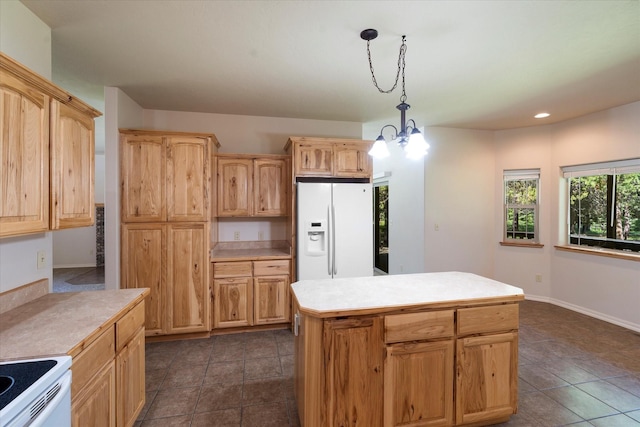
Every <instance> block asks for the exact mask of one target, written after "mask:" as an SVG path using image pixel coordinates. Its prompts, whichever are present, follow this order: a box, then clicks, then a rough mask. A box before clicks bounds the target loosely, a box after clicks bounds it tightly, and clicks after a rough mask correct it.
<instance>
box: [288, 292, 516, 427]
mask: <svg viewBox="0 0 640 427" xmlns="http://www.w3.org/2000/svg"><path fill="white" fill-rule="evenodd" d="M468 302H469V301H468V300H467V303H468ZM293 306H294V307H296V310H295V321H294V333H295V335H296V336H295V339H294V351H295V366H294V391H295V394H296V401H297V404H298V413H299V415H300V420H301V423H302V424H303V425H304V426H306V427H316V426H318V427H320V426H360V425H366V426H372V427H375V426H382V425H384V426H385V427H395V426H411V427H424V426H430V427H433V426H453V425H489V424H495V423H500V422H505V421H507V420H508V419H509V417H510V416H511V415H512V414H515V413H516V412H517V409H518V405H517V398H518V331H517V328H518V325H517V318H518V304H517V303H506V304H486V305H478V306H475V307H468V306H465V305H464V304H458V305H456V304H455V303H452V304H451V305H447V304H442V303H439V304H438V307H437V308H438V309H437V310H434V309H433V308H432V307H429V306H428V305H426V306H425V307H417V306H411V307H410V308H409V310H410V312H409V313H407V312H405V309H406V308H405V309H401V308H399V307H398V308H397V310H394V309H392V308H389V307H383V308H382V309H381V310H382V311H381V312H380V314H377V313H376V312H371V311H368V313H367V314H362V315H349V316H346V317H333V316H331V317H326V318H322V317H316V315H315V313H310V312H306V311H305V312H300V308H299V306H298V303H297V301H296V300H295V298H294V302H293ZM482 322H486V324H485V325H484V326H483V323H482ZM382 373H384V374H383V375H382Z"/></svg>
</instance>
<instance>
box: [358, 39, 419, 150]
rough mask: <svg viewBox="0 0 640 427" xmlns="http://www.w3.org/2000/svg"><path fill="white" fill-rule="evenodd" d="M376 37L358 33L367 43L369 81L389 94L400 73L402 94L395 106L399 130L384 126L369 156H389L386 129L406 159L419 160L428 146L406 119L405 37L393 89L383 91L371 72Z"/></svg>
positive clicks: (410, 121)
mask: <svg viewBox="0 0 640 427" xmlns="http://www.w3.org/2000/svg"><path fill="white" fill-rule="evenodd" d="M376 37H378V31H377V30H373V29H371V28H370V29H367V30H364V31H362V32H361V33H360V38H362V40H366V41H367V56H368V57H369V69H370V70H371V79H372V80H373V84H374V86H375V87H376V89H378V91H379V92H380V93H391V92H393V91H394V89H395V88H396V87H397V86H398V80H399V78H400V74H401V72H402V94H401V95H400V104H398V105H397V106H396V108H397V109H398V110H400V130H398V128H397V127H395V126H394V125H384V126H383V127H382V129H380V136H378V138H377V139H376V141H375V143H374V144H373V147H371V150H370V151H369V155H370V156H372V157H375V158H378V159H381V158H384V157H387V156H389V148H388V147H387V141H386V140H385V138H384V136H383V132H384V130H385V129H386V128H392V129H393V132H394V133H393V136H392V137H391V140H392V141H396V142H397V143H398V144H399V145H400V146H401V147H402V148H403V149H404V151H405V154H406V156H407V158H410V159H421V158H423V157H424V156H425V155H426V154H427V152H428V150H429V144H427V142H426V141H425V140H424V137H423V136H422V133H420V131H419V130H418V128H417V127H416V122H415V121H414V120H413V119H409V120H407V119H406V113H407V110H408V109H409V108H411V106H410V105H409V104H407V102H406V101H407V92H406V90H405V87H404V83H405V79H404V67H405V55H406V52H407V44H406V43H405V39H406V36H402V44H401V45H400V53H399V55H398V72H397V73H396V81H395V83H394V84H393V87H391V89H389V90H383V89H382V88H380V86H378V82H377V80H376V76H375V73H374V72H373V62H372V61H371V49H370V43H371V40H373V39H375V38H376Z"/></svg>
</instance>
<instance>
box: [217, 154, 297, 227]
mask: <svg viewBox="0 0 640 427" xmlns="http://www.w3.org/2000/svg"><path fill="white" fill-rule="evenodd" d="M217 175H218V178H217V186H218V194H217V215H218V216H219V217H248V216H265V217H277V216H287V214H288V209H287V206H288V196H287V195H288V192H287V188H288V177H289V162H288V159H287V158H285V157H283V156H267V155H261V156H259V157H256V156H253V155H246V156H242V155H235V154H234V155H222V154H219V155H218V156H217Z"/></svg>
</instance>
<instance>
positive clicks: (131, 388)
mask: <svg viewBox="0 0 640 427" xmlns="http://www.w3.org/2000/svg"><path fill="white" fill-rule="evenodd" d="M104 329H105V330H104V332H102V333H101V334H100V335H99V336H98V337H96V338H95V339H93V341H88V342H86V343H84V345H86V347H85V348H83V349H82V348H81V349H80V350H79V352H78V353H77V354H74V355H73V359H72V363H71V370H72V375H73V382H72V383H71V420H72V422H71V424H72V426H73V427H84V426H105V427H130V426H132V425H133V423H134V422H135V420H136V418H137V417H138V415H139V414H140V411H141V410H142V407H143V406H144V402H145V383H144V372H145V359H144V344H145V343H144V301H141V302H140V303H138V304H136V305H135V306H133V307H130V310H129V311H127V312H126V313H124V314H123V315H121V317H119V318H118V320H116V321H115V323H112V324H110V325H108V327H105V328H104Z"/></svg>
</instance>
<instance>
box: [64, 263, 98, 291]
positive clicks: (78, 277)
mask: <svg viewBox="0 0 640 427" xmlns="http://www.w3.org/2000/svg"><path fill="white" fill-rule="evenodd" d="M103 289H104V267H76V268H54V269H53V292H79V291H101V290H103Z"/></svg>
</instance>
